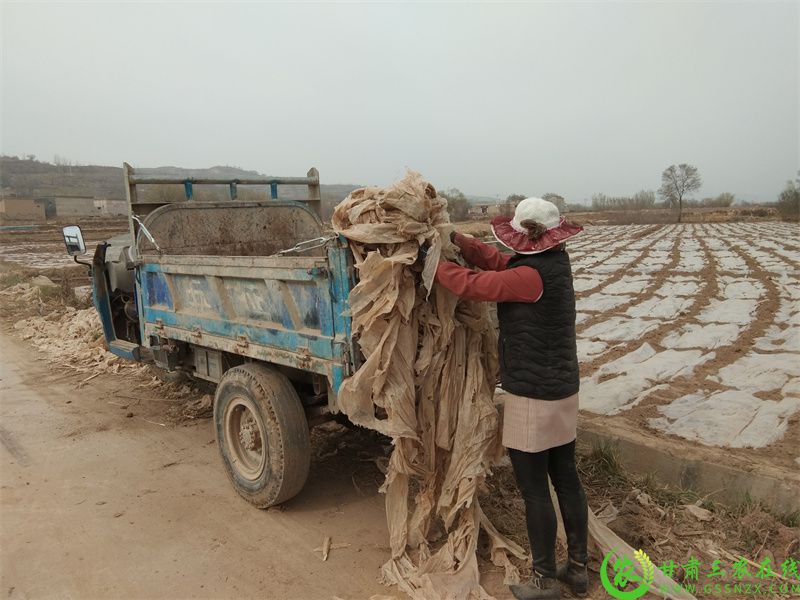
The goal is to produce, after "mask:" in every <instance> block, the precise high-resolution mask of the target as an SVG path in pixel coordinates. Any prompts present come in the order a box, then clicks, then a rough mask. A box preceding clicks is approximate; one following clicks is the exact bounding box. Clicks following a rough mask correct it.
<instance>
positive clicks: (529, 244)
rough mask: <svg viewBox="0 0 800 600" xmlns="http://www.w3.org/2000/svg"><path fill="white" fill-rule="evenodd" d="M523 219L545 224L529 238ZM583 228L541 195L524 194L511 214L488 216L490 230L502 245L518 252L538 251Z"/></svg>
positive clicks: (542, 250)
mask: <svg viewBox="0 0 800 600" xmlns="http://www.w3.org/2000/svg"><path fill="white" fill-rule="evenodd" d="M525 221H535V222H536V223H541V224H542V225H544V226H545V227H546V228H547V231H545V232H544V233H543V234H542V235H541V236H540V237H538V238H537V239H535V240H532V239H530V235H529V233H528V229H527V228H525V227H523V226H522V223H524V222H525ZM581 231H583V227H581V226H580V225H575V224H573V223H569V222H567V221H566V220H564V218H563V217H562V216H561V214H560V213H559V212H558V207H557V206H556V205H555V204H553V203H552V202H548V201H547V200H543V199H542V198H525V200H523V201H522V202H520V203H519V204H518V205H517V210H515V211H514V216H513V218H512V217H507V216H502V215H501V216H498V217H495V218H494V219H492V233H493V234H494V237H495V238H497V241H498V242H500V243H501V244H503V245H504V246H505V247H506V248H510V249H511V250H513V251H514V252H519V253H520V254H539V253H540V252H545V251H546V250H549V249H550V248H554V247H556V246H558V245H560V244H561V243H562V242H563V241H565V240H568V239H569V238H571V237H572V236H574V235H577V234H579V233H580V232H581Z"/></svg>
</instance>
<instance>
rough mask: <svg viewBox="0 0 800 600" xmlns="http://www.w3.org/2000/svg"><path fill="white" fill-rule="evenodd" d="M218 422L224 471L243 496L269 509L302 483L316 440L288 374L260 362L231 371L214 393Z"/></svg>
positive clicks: (296, 491) (215, 420)
mask: <svg viewBox="0 0 800 600" xmlns="http://www.w3.org/2000/svg"><path fill="white" fill-rule="evenodd" d="M214 426H215V429H216V434H217V446H218V448H219V451H220V455H221V456H222V462H223V463H224V464H225V471H226V472H227V474H228V478H229V479H230V480H231V483H233V487H234V488H236V491H237V492H239V495H240V496H241V497H242V498H244V499H245V500H247V501H248V502H250V503H251V504H254V505H255V506H257V507H258V508H266V507H268V506H274V505H275V504H280V503H281V502H284V501H286V500H288V499H289V498H291V497H293V496H295V495H296V494H297V493H298V492H299V491H300V490H301V489H302V488H303V485H304V484H305V482H306V479H307V477H308V468H309V465H310V463H311V440H310V437H309V433H308V422H307V421H306V415H305V412H304V411H303V406H302V404H301V403H300V398H299V397H298V395H297V392H296V391H295V389H294V387H293V386H292V384H291V383H290V382H289V380H288V379H287V378H286V376H285V375H283V374H282V373H280V372H279V371H276V370H274V369H271V368H269V367H267V366H265V365H260V364H255V363H250V364H246V365H241V366H238V367H234V368H232V369H230V370H229V371H227V372H226V373H225V375H223V377H222V380H221V381H220V382H219V385H218V386H217V393H216V395H215V397H214Z"/></svg>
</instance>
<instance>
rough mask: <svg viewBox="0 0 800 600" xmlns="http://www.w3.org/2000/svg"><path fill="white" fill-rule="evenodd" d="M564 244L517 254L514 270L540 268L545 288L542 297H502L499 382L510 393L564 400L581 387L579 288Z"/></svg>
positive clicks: (511, 263)
mask: <svg viewBox="0 0 800 600" xmlns="http://www.w3.org/2000/svg"><path fill="white" fill-rule="evenodd" d="M563 248H564V247H563V246H561V247H559V248H554V249H553V250H549V251H547V252H542V253H541V254H517V255H516V256H514V257H513V258H512V259H511V260H510V261H509V262H508V267H507V268H509V269H511V268H513V267H519V266H522V265H526V266H529V267H533V268H534V269H536V270H537V271H538V272H539V275H540V276H541V278H542V283H543V284H544V292H543V293H542V297H541V298H540V299H539V300H538V301H537V302H500V303H498V304H497V318H498V320H499V322H500V385H501V387H502V388H503V389H504V390H506V391H507V392H511V393H512V394H516V395H518V396H526V397H528V398H538V399H541V400H561V399H562V398H567V397H568V396H571V395H573V394H575V393H577V392H578V387H579V384H580V375H579V372H578V350H577V345H576V340H575V290H574V289H573V287H572V268H571V267H570V263H569V254H567V252H566V250H564V249H563Z"/></svg>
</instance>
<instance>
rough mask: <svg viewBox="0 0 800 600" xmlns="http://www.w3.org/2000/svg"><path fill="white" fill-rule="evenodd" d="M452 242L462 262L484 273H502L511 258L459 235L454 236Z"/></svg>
mask: <svg viewBox="0 0 800 600" xmlns="http://www.w3.org/2000/svg"><path fill="white" fill-rule="evenodd" d="M453 241H454V243H455V245H456V246H458V247H459V248H460V249H461V256H463V257H464V260H466V261H467V262H468V263H469V264H471V265H475V266H476V267H478V268H479V269H483V270H484V271H502V270H504V269H505V268H506V266H507V265H508V261H509V259H510V258H511V255H510V254H503V253H502V252H500V251H499V250H498V249H497V248H494V247H493V246H490V245H488V244H484V243H483V242H482V241H480V240H478V239H476V238H472V237H467V236H466V235H462V234H460V233H457V234H456V235H455V238H454V240H453Z"/></svg>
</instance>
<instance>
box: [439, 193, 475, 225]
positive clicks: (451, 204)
mask: <svg viewBox="0 0 800 600" xmlns="http://www.w3.org/2000/svg"><path fill="white" fill-rule="evenodd" d="M439 195H440V196H441V197H442V198H445V199H446V200H447V212H448V213H450V219H451V220H452V221H465V220H466V219H467V218H468V217H469V200H467V197H466V196H465V195H464V193H463V192H462V191H461V190H459V189H457V188H450V189H449V190H444V191H442V190H440V191H439Z"/></svg>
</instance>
